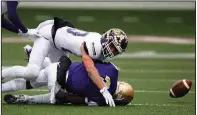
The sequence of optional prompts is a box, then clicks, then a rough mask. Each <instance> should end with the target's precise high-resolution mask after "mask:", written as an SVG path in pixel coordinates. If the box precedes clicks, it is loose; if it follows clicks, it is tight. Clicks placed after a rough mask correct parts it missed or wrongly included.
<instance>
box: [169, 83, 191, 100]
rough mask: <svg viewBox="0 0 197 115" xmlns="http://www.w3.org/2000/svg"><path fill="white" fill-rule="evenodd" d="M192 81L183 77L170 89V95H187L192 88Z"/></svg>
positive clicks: (175, 96) (176, 96)
mask: <svg viewBox="0 0 197 115" xmlns="http://www.w3.org/2000/svg"><path fill="white" fill-rule="evenodd" d="M191 86H192V81H191V80H187V79H183V80H179V81H177V82H176V83H174V85H173V86H172V88H171V89H170V97H173V98H179V97H183V96H185V95H186V94H187V93H188V92H189V91H190V89H191Z"/></svg>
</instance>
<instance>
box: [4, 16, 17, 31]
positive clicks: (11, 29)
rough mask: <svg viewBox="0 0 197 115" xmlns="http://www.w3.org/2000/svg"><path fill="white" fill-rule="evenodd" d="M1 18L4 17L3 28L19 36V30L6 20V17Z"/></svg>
mask: <svg viewBox="0 0 197 115" xmlns="http://www.w3.org/2000/svg"><path fill="white" fill-rule="evenodd" d="M1 17H2V18H1V24H2V27H3V28H4V29H6V30H8V31H11V32H14V33H16V34H18V32H19V29H18V28H17V27H16V26H15V25H13V24H12V23H11V22H10V21H8V20H7V19H5V17H4V15H1Z"/></svg>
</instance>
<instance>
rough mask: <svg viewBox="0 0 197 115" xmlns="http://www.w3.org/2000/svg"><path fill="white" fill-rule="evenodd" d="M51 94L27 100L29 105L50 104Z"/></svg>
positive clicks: (31, 97) (35, 96) (28, 97)
mask: <svg viewBox="0 0 197 115" xmlns="http://www.w3.org/2000/svg"><path fill="white" fill-rule="evenodd" d="M50 96H51V94H50V93H47V94H41V95H34V96H27V100H28V103H29V104H50Z"/></svg>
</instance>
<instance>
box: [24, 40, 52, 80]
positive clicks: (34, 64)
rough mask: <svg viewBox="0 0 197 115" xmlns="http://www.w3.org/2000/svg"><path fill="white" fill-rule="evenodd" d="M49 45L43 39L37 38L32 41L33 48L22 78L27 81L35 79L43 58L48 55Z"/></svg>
mask: <svg viewBox="0 0 197 115" xmlns="http://www.w3.org/2000/svg"><path fill="white" fill-rule="evenodd" d="M50 47H51V44H50V42H49V41H48V40H46V39H45V38H39V39H36V40H35V41H34V46H33V49H32V51H31V54H30V59H29V63H28V65H27V67H26V71H25V74H24V78H25V79H27V80H32V79H35V78H36V77H37V76H38V74H39V72H40V70H41V68H42V64H43V61H44V59H45V57H47V55H48V51H49V48H50Z"/></svg>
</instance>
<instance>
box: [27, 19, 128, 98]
mask: <svg viewBox="0 0 197 115" xmlns="http://www.w3.org/2000/svg"><path fill="white" fill-rule="evenodd" d="M36 29H37V32H38V33H39V35H41V36H42V37H40V38H38V39H36V40H35V41H34V45H33V49H32V52H31V55H30V59H29V63H28V65H27V68H26V72H25V74H24V78H25V79H27V80H31V79H35V78H36V77H37V76H38V74H39V72H40V70H41V67H42V63H43V60H44V58H45V57H47V56H48V57H49V58H50V60H51V62H52V63H53V62H57V61H58V60H59V58H60V57H61V56H62V55H67V53H68V52H71V53H73V54H75V55H76V56H81V57H82V61H83V63H84V66H85V68H86V71H87V72H88V74H89V75H90V77H91V80H92V81H93V82H94V83H95V84H96V86H97V87H98V88H99V89H100V90H101V91H104V92H105V91H106V92H107V88H106V87H105V86H104V84H103V82H102V79H101V77H100V75H99V73H98V71H97V69H96V68H95V67H94V63H93V59H97V60H101V61H103V60H105V59H110V58H113V57H114V56H116V55H118V54H122V53H123V52H124V51H125V49H126V47H127V44H128V38H127V36H126V34H125V33H124V32H123V31H122V30H120V29H115V28H113V29H110V30H108V31H107V32H106V33H104V34H103V35H100V34H99V33H96V32H86V31H82V30H79V29H76V28H74V26H73V25H72V24H71V23H69V22H67V21H63V20H61V19H59V18H57V17H55V18H54V20H47V21H45V22H43V23H41V24H40V25H39V26H38V27H37V28H36ZM105 98H106V99H108V100H112V99H111V97H105Z"/></svg>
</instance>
